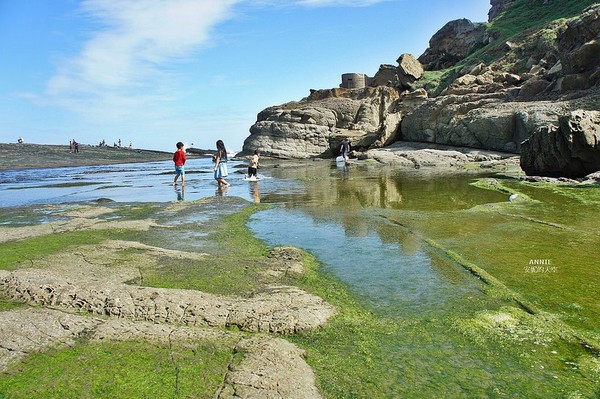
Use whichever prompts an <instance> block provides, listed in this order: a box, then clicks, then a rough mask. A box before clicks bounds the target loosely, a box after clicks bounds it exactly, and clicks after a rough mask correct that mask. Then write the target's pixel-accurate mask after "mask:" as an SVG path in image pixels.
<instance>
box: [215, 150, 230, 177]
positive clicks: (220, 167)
mask: <svg viewBox="0 0 600 399" xmlns="http://www.w3.org/2000/svg"><path fill="white" fill-rule="evenodd" d="M227 176H228V174H227V150H226V149H225V144H224V143H223V140H217V154H216V155H215V180H216V181H217V183H218V184H219V188H221V187H222V186H223V187H229V183H227V182H226V181H225V179H224V178H225V177H227Z"/></svg>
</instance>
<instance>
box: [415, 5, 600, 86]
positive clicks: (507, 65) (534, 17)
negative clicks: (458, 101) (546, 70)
mask: <svg viewBox="0 0 600 399" xmlns="http://www.w3.org/2000/svg"><path fill="white" fill-rule="evenodd" d="M542 3H543V2H542V1H541V0H535V1H532V0H514V1H513V3H512V4H511V6H510V7H509V8H508V9H507V10H506V11H505V12H504V13H502V14H501V15H499V16H498V17H496V19H494V20H493V21H492V22H490V23H488V24H487V33H488V34H489V35H490V37H494V38H495V39H494V40H493V41H492V42H491V43H489V44H488V45H486V46H485V47H483V48H480V49H478V50H477V51H475V52H473V53H472V54H470V55H469V56H468V57H466V58H465V59H464V60H462V61H461V62H460V63H458V64H457V65H455V66H453V67H451V68H448V69H445V70H441V71H429V72H426V73H425V74H424V78H423V79H424V82H423V83H420V85H419V86H420V87H425V88H426V89H427V90H428V91H429V92H430V93H433V94H434V95H437V94H439V93H440V92H441V91H442V90H443V89H444V88H446V87H448V86H449V85H450V84H451V83H452V82H453V81H454V80H455V79H456V78H457V77H459V76H460V73H461V70H462V69H463V68H464V67H465V66H466V65H477V64H480V63H483V64H485V65H492V64H495V65H494V66H495V68H496V69H497V70H501V71H505V72H519V71H518V70H519V69H520V68H521V69H522V68H523V66H524V65H525V64H526V61H527V59H524V57H525V58H529V57H530V56H531V55H533V54H531V53H528V52H526V54H524V55H523V54H521V52H510V51H507V49H506V42H507V41H515V42H518V43H521V45H522V47H526V48H536V49H538V51H539V52H540V53H541V54H540V56H543V55H544V53H546V52H547V51H548V50H550V49H551V48H552V47H553V46H554V44H555V41H556V38H557V32H558V31H559V30H561V29H563V28H564V27H565V26H566V22H567V21H568V20H569V19H571V18H573V17H576V16H578V15H580V14H581V13H582V12H583V11H584V10H585V9H586V8H588V7H589V6H591V5H593V4H597V3H598V2H597V1H595V0H569V1H558V0H553V1H551V2H550V3H548V4H542ZM500 60H501V61H500Z"/></svg>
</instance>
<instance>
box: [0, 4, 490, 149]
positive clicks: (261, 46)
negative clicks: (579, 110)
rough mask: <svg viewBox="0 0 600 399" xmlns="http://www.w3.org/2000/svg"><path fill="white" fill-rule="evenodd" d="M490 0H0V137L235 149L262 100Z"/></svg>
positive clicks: (334, 80)
mask: <svg viewBox="0 0 600 399" xmlns="http://www.w3.org/2000/svg"><path fill="white" fill-rule="evenodd" d="M489 9H490V3H489V0H455V1H448V0H286V1H284V0H137V1H136V0H82V1H77V0H0V45H1V51H0V142H3V143H12V142H16V140H17V138H18V137H19V136H22V137H23V138H24V139H25V141H26V142H29V143H40V144H68V142H69V140H71V139H73V138H75V139H76V140H77V141H79V142H80V143H85V144H97V143H99V142H100V141H102V140H106V142H107V143H109V144H112V143H113V142H116V141H117V140H119V139H121V141H122V143H123V144H124V145H128V144H129V142H132V143H133V146H134V147H136V148H148V149H158V150H166V151H171V150H174V147H175V143H176V142H177V141H183V142H185V143H187V144H188V145H191V144H193V145H194V146H195V147H200V148H213V147H214V146H215V141H216V140H218V139H222V140H224V141H225V144H226V145H227V147H228V149H229V150H240V149H241V147H242V144H243V141H244V139H245V138H246V137H248V136H249V134H250V133H249V131H248V130H249V128H250V126H251V125H252V124H253V123H254V122H255V121H256V115H257V114H258V113H259V112H260V111H262V110H263V109H265V108H267V107H269V106H272V105H278V104H283V103H285V102H288V101H297V100H300V99H302V98H303V97H306V96H307V95H308V94H309V91H310V89H328V88H332V87H337V86H338V85H339V83H340V80H341V74H343V73H347V72H360V73H366V74H367V75H369V76H373V75H374V74H375V73H376V72H377V70H378V69H379V65H381V64H393V65H396V59H397V58H398V56H399V55H400V54H403V53H411V54H413V55H414V56H415V57H418V56H420V55H421V54H422V53H423V52H424V51H425V49H426V48H427V46H428V42H429V39H430V38H431V36H432V35H433V34H434V33H435V32H436V31H437V30H439V29H440V28H441V27H442V26H443V25H444V24H445V23H446V22H448V21H451V20H454V19H458V18H468V19H470V20H471V21H473V22H485V21H486V20H487V13H488V11H489Z"/></svg>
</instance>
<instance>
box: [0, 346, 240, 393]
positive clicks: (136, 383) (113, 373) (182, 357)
mask: <svg viewBox="0 0 600 399" xmlns="http://www.w3.org/2000/svg"><path fill="white" fill-rule="evenodd" d="M230 357H231V348H229V347H228V346H227V345H226V343H221V342H202V341H201V342H198V341H194V342H191V341H184V342H178V341H172V342H170V344H159V343H155V342H149V341H144V342H134V341H132V342H106V343H85V342H81V343H79V344H76V345H74V346H72V347H69V348H55V349H51V350H49V351H47V352H43V353H35V354H31V355H29V356H28V357H27V358H26V359H25V360H24V361H23V362H21V363H19V364H17V365H15V366H14V367H12V368H11V369H10V370H9V371H8V372H7V373H5V374H4V375H2V376H0V397H6V398H13V399H19V398H41V397H44V398H73V399H76V398H115V399H116V398H148V397H151V398H188V397H194V398H214V396H215V392H217V389H218V388H219V386H220V385H221V383H222V382H223V376H224V375H225V373H226V372H227V367H228V364H229V361H230Z"/></svg>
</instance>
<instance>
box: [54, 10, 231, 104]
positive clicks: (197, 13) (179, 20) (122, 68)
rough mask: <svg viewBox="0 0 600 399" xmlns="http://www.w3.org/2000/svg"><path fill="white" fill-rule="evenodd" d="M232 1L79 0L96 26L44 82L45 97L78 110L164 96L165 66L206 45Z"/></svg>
mask: <svg viewBox="0 0 600 399" xmlns="http://www.w3.org/2000/svg"><path fill="white" fill-rule="evenodd" d="M238 1H239V0H202V1H198V0H134V1H132V0H85V1H83V2H82V5H81V12H82V16H83V17H85V18H88V19H90V20H91V22H92V23H93V26H98V27H99V29H97V30H95V31H94V32H92V33H91V34H90V35H89V39H88V40H87V41H86V42H85V43H84V44H83V46H82V49H81V51H80V52H79V53H78V54H77V55H74V56H69V57H68V58H66V59H64V60H63V61H62V62H61V63H60V65H59V67H58V70H57V73H56V74H55V75H54V76H53V77H52V78H51V79H50V80H49V82H48V84H47V90H46V94H47V96H48V97H49V100H50V101H51V102H54V103H55V104H57V105H60V106H64V107H67V108H69V109H72V110H74V111H77V112H82V111H85V109H86V107H88V106H90V105H93V106H95V107H98V106H100V107H102V105H103V103H108V102H110V103H111V104H113V105H115V104H119V105H121V106H124V107H132V106H135V104H136V103H140V102H143V101H144V100H153V101H156V100H160V99H167V98H168V97H166V96H164V93H168V92H169V90H165V89H167V88H168V87H169V86H170V79H171V78H172V76H171V75H170V73H169V70H170V69H169V66H170V64H172V63H173V62H177V61H181V60H185V59H187V58H188V57H190V56H191V55H192V54H193V53H195V52H196V51H198V50H199V49H200V48H202V47H205V46H209V45H211V31H212V29H213V28H214V26H215V25H217V24H218V23H220V22H222V21H224V20H227V19H228V18H230V17H231V15H232V7H233V6H234V5H235V4H236V3H237V2H238ZM139 93H142V94H141V95H140V94H139ZM134 95H135V97H136V98H137V99H138V101H134V100H132V97H133V96H134ZM140 97H141V98H140ZM86 103H87V104H86ZM104 105H105V106H106V107H107V108H108V107H109V104H104ZM73 107H76V108H77V109H73ZM121 111H122V112H124V110H123V109H122V110H121Z"/></svg>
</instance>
